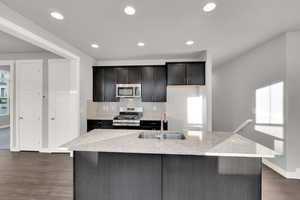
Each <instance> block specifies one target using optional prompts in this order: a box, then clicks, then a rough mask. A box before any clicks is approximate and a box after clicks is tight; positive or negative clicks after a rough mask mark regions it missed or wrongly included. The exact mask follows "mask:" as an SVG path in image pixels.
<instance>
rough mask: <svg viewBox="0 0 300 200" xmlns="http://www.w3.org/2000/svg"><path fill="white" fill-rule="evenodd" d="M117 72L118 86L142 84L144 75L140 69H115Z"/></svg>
mask: <svg viewBox="0 0 300 200" xmlns="http://www.w3.org/2000/svg"><path fill="white" fill-rule="evenodd" d="M115 70H116V72H117V83H118V84H139V83H141V79H142V74H141V69H140V68H139V67H129V68H127V67H120V68H115Z"/></svg>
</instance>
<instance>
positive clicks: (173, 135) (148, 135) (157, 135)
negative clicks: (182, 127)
mask: <svg viewBox="0 0 300 200" xmlns="http://www.w3.org/2000/svg"><path fill="white" fill-rule="evenodd" d="M139 138H141V139H162V140H184V139H185V136H184V134H183V133H180V132H172V131H163V132H161V131H155V132H142V133H140V134H139Z"/></svg>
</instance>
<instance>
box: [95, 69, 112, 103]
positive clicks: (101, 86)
mask: <svg viewBox="0 0 300 200" xmlns="http://www.w3.org/2000/svg"><path fill="white" fill-rule="evenodd" d="M116 84H117V73H116V69H114V68H110V67H94V68H93V101H95V102H97V101H98V102H116V101H117V98H116Z"/></svg>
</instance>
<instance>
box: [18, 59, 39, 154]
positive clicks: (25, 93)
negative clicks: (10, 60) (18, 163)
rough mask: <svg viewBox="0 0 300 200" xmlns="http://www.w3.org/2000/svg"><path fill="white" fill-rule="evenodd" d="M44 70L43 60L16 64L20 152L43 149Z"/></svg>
mask: <svg viewBox="0 0 300 200" xmlns="http://www.w3.org/2000/svg"><path fill="white" fill-rule="evenodd" d="M42 70H43V61H42V60H26V61H17V62H16V117H17V119H16V125H17V133H18V134H17V135H18V136H19V146H20V150H25V151H27V150H28V151H38V150H39V149H40V148H41V138H42V101H43V97H42V88H43V78H42Z"/></svg>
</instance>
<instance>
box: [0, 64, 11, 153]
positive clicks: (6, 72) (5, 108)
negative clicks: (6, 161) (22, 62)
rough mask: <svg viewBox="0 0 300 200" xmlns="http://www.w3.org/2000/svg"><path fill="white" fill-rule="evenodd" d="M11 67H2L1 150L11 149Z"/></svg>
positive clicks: (0, 106) (0, 97) (0, 67)
mask: <svg viewBox="0 0 300 200" xmlns="http://www.w3.org/2000/svg"><path fill="white" fill-rule="evenodd" d="M9 80H10V66H5V65H1V66H0V149H9V148H10V83H9V82H10V81H9Z"/></svg>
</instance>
